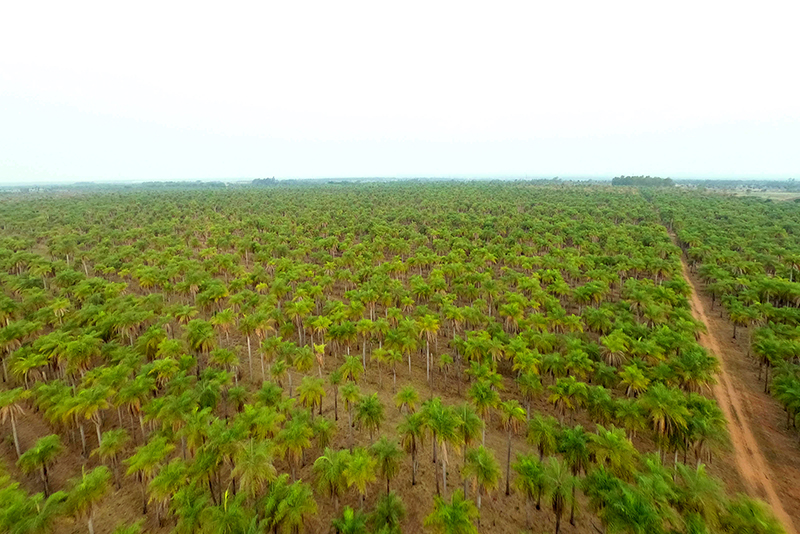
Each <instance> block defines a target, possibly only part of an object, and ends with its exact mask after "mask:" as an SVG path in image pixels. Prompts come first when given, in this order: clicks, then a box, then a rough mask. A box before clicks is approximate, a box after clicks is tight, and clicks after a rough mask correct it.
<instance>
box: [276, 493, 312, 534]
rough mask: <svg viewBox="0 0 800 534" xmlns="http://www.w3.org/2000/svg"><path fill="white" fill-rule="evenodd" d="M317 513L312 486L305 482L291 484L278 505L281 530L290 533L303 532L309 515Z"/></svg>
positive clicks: (297, 533)
mask: <svg viewBox="0 0 800 534" xmlns="http://www.w3.org/2000/svg"><path fill="white" fill-rule="evenodd" d="M316 513H317V501H315V500H314V491H313V490H312V489H311V486H309V485H308V484H305V483H303V482H295V483H293V484H292V485H291V486H289V491H288V493H287V495H286V497H285V498H284V499H283V501H282V502H281V503H280V504H279V505H278V517H279V518H280V524H281V532H288V533H289V534H299V533H300V532H303V530H304V529H305V523H306V520H307V519H308V517H309V516H312V515H314V514H316Z"/></svg>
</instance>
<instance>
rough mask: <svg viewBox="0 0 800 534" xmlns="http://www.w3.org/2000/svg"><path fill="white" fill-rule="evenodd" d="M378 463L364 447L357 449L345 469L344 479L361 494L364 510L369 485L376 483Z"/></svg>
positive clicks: (361, 504)
mask: <svg viewBox="0 0 800 534" xmlns="http://www.w3.org/2000/svg"><path fill="white" fill-rule="evenodd" d="M377 467H378V461H377V460H376V459H375V458H374V457H373V456H372V455H371V454H370V453H369V451H368V450H367V449H364V448H363V447H356V448H355V449H354V450H353V453H352V454H351V455H350V458H349V461H348V462H347V467H345V469H344V478H345V480H346V481H347V486H348V487H350V486H355V487H356V489H357V490H358V494H359V505H360V506H361V508H362V509H363V508H364V498H365V497H366V496H367V485H369V484H371V483H373V482H375V480H376V479H377V478H378V475H377Z"/></svg>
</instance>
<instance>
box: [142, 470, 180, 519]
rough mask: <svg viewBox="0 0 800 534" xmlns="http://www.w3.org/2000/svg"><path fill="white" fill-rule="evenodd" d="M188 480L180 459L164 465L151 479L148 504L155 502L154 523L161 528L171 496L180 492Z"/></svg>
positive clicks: (168, 508)
mask: <svg viewBox="0 0 800 534" xmlns="http://www.w3.org/2000/svg"><path fill="white" fill-rule="evenodd" d="M188 480H189V477H188V473H187V466H186V463H185V462H184V461H183V460H182V459H180V458H174V459H173V460H172V461H171V462H169V463H168V464H166V465H165V466H164V467H162V468H161V470H160V471H159V472H158V474H157V475H156V476H155V477H153V480H151V481H150V484H149V486H148V488H149V490H150V500H149V502H153V501H155V502H156V521H157V522H158V525H159V526H163V524H164V518H165V516H166V514H168V513H169V510H170V503H171V501H172V496H173V495H175V493H176V492H177V491H178V490H180V489H181V488H182V487H183V486H184V485H185V484H186V483H187V482H188Z"/></svg>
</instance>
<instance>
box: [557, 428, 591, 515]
mask: <svg viewBox="0 0 800 534" xmlns="http://www.w3.org/2000/svg"><path fill="white" fill-rule="evenodd" d="M558 445H559V447H558V448H559V451H560V452H561V454H562V455H563V457H564V461H565V462H566V463H567V465H568V466H569V469H570V471H571V472H572V476H573V477H574V478H575V480H577V479H578V476H579V475H580V474H581V473H582V472H585V471H587V470H588V468H589V462H590V459H591V453H590V452H589V434H587V433H586V432H585V431H584V430H583V427H582V426H581V425H578V426H576V427H575V428H567V429H565V430H564V431H563V432H562V433H561V437H560V439H559V444H558ZM576 485H577V484H573V486H572V498H571V504H572V506H571V507H570V512H569V523H570V525H575V486H576Z"/></svg>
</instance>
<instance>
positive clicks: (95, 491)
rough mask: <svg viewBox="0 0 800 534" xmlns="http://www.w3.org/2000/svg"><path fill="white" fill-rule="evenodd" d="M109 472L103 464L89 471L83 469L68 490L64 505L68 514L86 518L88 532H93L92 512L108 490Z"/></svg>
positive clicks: (93, 512)
mask: <svg viewBox="0 0 800 534" xmlns="http://www.w3.org/2000/svg"><path fill="white" fill-rule="evenodd" d="M110 479H111V472H110V471H109V470H108V468H107V467H106V466H104V465H101V466H100V467H96V468H95V469H93V470H92V471H90V472H88V473H87V472H86V470H85V469H84V470H83V472H82V473H81V478H80V479H75V480H74V481H73V483H72V489H71V490H70V491H69V496H68V497H67V502H66V506H67V509H68V510H69V513H70V515H72V516H74V517H76V518H82V519H85V520H86V524H87V526H88V527H89V534H94V514H95V512H96V511H97V504H98V502H99V501H100V500H101V499H102V498H103V497H104V496H105V494H106V492H107V491H108V481H109V480H110Z"/></svg>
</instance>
